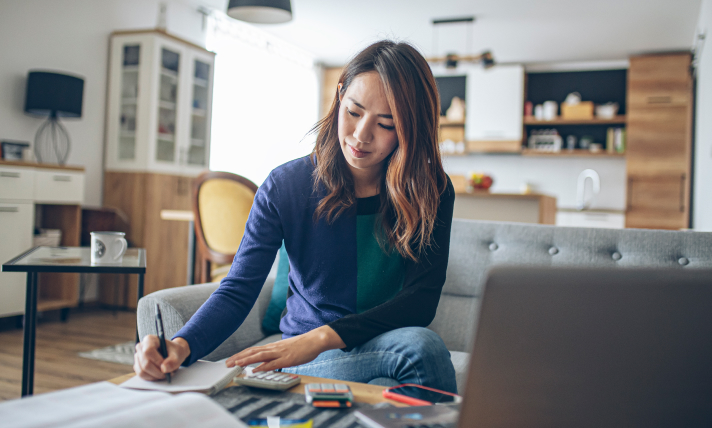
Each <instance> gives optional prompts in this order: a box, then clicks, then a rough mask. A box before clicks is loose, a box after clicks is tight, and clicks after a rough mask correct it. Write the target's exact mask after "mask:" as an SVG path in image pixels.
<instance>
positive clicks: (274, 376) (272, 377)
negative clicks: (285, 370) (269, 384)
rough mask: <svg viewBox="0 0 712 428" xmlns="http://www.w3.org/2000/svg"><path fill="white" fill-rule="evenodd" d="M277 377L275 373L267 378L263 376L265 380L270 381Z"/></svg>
mask: <svg viewBox="0 0 712 428" xmlns="http://www.w3.org/2000/svg"><path fill="white" fill-rule="evenodd" d="M277 376H279V375H278V374H277V373H270V374H269V376H265V380H272V379H274V378H276V377H277Z"/></svg>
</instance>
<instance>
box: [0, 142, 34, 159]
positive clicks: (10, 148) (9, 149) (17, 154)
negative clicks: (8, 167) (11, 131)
mask: <svg viewBox="0 0 712 428" xmlns="http://www.w3.org/2000/svg"><path fill="white" fill-rule="evenodd" d="M29 147H30V143H29V142H27V141H13V140H3V141H0V151H1V152H2V153H1V154H2V159H3V160H7V161H23V160H24V153H23V151H24V150H25V149H27V148H29Z"/></svg>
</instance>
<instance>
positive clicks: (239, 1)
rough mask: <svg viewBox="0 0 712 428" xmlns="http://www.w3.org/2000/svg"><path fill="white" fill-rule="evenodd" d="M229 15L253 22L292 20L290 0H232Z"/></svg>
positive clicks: (268, 22) (271, 22)
mask: <svg viewBox="0 0 712 428" xmlns="http://www.w3.org/2000/svg"><path fill="white" fill-rule="evenodd" d="M227 14H228V16H230V17H232V18H235V19H239V20H240V21H245V22H251V23H253V24H281V23H283V22H288V21H291V20H292V4H291V2H290V0H230V2H229V3H228V6H227Z"/></svg>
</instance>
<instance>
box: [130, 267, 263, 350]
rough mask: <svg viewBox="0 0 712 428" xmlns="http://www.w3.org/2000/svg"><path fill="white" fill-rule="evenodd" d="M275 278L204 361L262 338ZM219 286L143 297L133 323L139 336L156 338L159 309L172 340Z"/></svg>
mask: <svg viewBox="0 0 712 428" xmlns="http://www.w3.org/2000/svg"><path fill="white" fill-rule="evenodd" d="M273 285H274V278H267V281H265V284H264V286H263V287H262V291H261V292H260V295H259V297H258V298H257V302H255V306H254V307H253V308H252V310H251V311H250V313H249V315H247V318H245V321H244V322H243V323H242V325H241V326H240V328H238V329H237V330H236V331H235V332H234V333H233V334H232V335H230V337H228V338H227V339H226V340H225V341H224V342H223V343H222V344H221V345H220V346H218V347H217V348H216V349H215V350H214V351H213V352H211V353H210V354H208V355H207V356H205V357H203V359H205V360H209V361H217V360H221V359H223V358H227V357H229V356H231V355H233V354H235V353H237V352H240V351H241V350H243V349H245V348H247V347H249V346H251V345H253V344H255V343H257V342H259V341H260V340H262V339H264V338H265V334H264V333H263V332H262V318H263V317H264V314H265V312H266V311H267V306H268V305H269V301H270V297H271V295H272V286H273ZM218 286H219V284H218V283H216V282H215V283H208V284H197V285H186V286H182V287H176V288H169V289H165V290H160V291H156V292H155V293H151V294H149V295H147V296H144V297H143V298H142V299H141V300H139V302H138V309H137V311H136V312H137V314H136V319H137V323H138V335H139V337H140V338H143V337H144V336H145V335H147V334H156V325H155V321H154V320H155V313H154V307H155V304H156V303H158V304H159V305H160V306H161V315H162V316H163V326H164V328H165V330H166V335H167V336H168V337H173V335H175V334H176V333H177V332H178V330H180V329H181V328H183V326H184V325H185V323H186V322H188V320H189V319H190V317H192V316H193V314H194V313H195V312H196V311H197V310H198V308H200V306H202V304H203V303H205V301H206V300H208V297H210V295H211V294H212V293H213V292H214V291H215V290H216V289H217V288H218Z"/></svg>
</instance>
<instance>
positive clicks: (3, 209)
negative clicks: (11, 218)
mask: <svg viewBox="0 0 712 428" xmlns="http://www.w3.org/2000/svg"><path fill="white" fill-rule="evenodd" d="M19 211H20V209H19V208H17V207H0V213H16V212H19Z"/></svg>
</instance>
